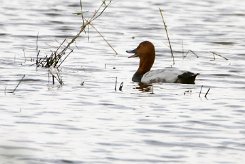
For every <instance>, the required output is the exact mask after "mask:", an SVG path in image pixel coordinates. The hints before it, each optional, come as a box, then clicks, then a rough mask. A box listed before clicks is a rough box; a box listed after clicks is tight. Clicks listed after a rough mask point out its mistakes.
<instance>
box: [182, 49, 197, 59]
mask: <svg viewBox="0 0 245 164" xmlns="http://www.w3.org/2000/svg"><path fill="white" fill-rule="evenodd" d="M189 53H192V54H193V55H195V56H196V57H197V58H199V56H198V55H197V54H196V53H195V52H194V51H192V50H188V51H187V53H186V54H185V56H184V58H186V57H187V55H188V54H189Z"/></svg>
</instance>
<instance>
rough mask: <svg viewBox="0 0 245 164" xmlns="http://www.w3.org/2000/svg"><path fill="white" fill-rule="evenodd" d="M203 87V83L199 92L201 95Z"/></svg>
mask: <svg viewBox="0 0 245 164" xmlns="http://www.w3.org/2000/svg"><path fill="white" fill-rule="evenodd" d="M202 87H203V85H202V86H201V89H200V92H199V97H201V93H202Z"/></svg>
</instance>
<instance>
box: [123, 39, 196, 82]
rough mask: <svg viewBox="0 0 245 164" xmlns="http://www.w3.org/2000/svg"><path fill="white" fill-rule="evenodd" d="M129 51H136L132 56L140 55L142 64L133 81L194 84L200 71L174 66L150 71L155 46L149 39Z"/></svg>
mask: <svg viewBox="0 0 245 164" xmlns="http://www.w3.org/2000/svg"><path fill="white" fill-rule="evenodd" d="M127 52H128V53H135V54H134V55H132V56H130V57H129V58H131V57H139V58H140V64H139V68H138V70H137V71H136V72H135V74H134V76H133V78H132V81H134V82H141V83H145V84H151V83H158V82H161V83H183V84H194V81H195V78H196V76H197V75H198V73H196V74H195V73H192V72H189V71H183V70H179V69H177V68H173V67H167V68H164V69H158V70H153V71H150V69H151V67H152V65H153V63H154V60H155V47H154V45H153V44H152V43H151V42H149V41H144V42H142V43H140V44H139V46H138V47H137V48H136V49H134V50H132V51H127Z"/></svg>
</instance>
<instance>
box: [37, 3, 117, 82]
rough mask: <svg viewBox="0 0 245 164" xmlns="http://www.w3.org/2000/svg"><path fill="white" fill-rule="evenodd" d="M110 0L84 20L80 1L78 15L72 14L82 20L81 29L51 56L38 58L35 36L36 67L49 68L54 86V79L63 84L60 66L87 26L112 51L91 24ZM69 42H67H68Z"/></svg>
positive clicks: (108, 4)
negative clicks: (93, 30)
mask: <svg viewBox="0 0 245 164" xmlns="http://www.w3.org/2000/svg"><path fill="white" fill-rule="evenodd" d="M111 2H112V0H103V1H102V2H101V4H100V6H99V7H98V9H97V10H95V12H94V13H93V14H92V16H91V17H89V18H86V17H85V16H84V11H83V4H82V1H81V0H80V8H81V11H80V12H78V13H74V14H76V15H79V16H81V18H82V25H81V28H80V29H79V31H78V33H77V34H76V35H75V36H74V37H72V38H71V39H70V40H69V39H67V38H66V39H64V40H63V42H62V43H61V44H60V45H59V46H58V47H57V48H56V49H55V51H51V54H50V55H49V56H46V57H41V58H40V57H39V54H40V50H38V35H37V45H36V50H37V56H36V67H45V68H49V73H51V75H52V79H53V84H54V79H56V80H57V81H58V82H59V84H61V85H62V84H63V81H62V79H61V76H60V75H59V74H60V69H59V68H60V66H61V65H62V64H63V63H64V61H65V60H66V59H67V58H68V57H69V55H70V54H71V53H72V52H73V49H72V48H71V45H72V44H73V43H74V42H75V41H76V39H77V38H78V37H79V36H80V35H81V34H82V33H83V32H84V33H86V31H89V30H86V29H89V26H91V27H92V28H93V29H95V31H96V32H97V33H99V35H100V36H101V37H102V38H103V40H104V41H106V43H107V44H108V45H109V46H110V47H111V48H112V49H113V47H112V46H111V45H110V44H109V42H108V41H107V40H106V39H105V37H104V36H103V35H102V34H101V33H100V32H99V31H98V30H97V28H95V26H94V25H93V24H92V22H93V21H95V20H96V19H97V18H99V17H100V16H101V15H102V14H103V13H104V11H105V10H106V9H107V8H108V7H109V6H110V5H111ZM68 40H69V41H68ZM113 51H114V52H115V53H116V54H117V52H116V50H115V49H113Z"/></svg>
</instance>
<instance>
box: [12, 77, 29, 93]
mask: <svg viewBox="0 0 245 164" xmlns="http://www.w3.org/2000/svg"><path fill="white" fill-rule="evenodd" d="M25 76H26V75H23V76H22V78H21V79H20V81H19V83H18V84H17V85H16V87H15V88H14V90H13V91H12V92H10V93H14V92H15V91H16V89H17V88H18V87H19V85H20V83H21V82H22V81H23V79H24V78H25Z"/></svg>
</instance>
